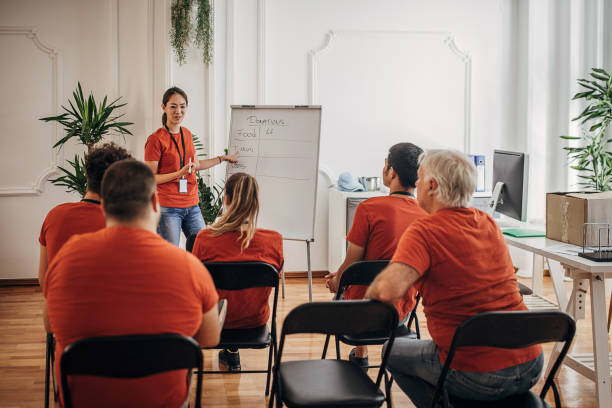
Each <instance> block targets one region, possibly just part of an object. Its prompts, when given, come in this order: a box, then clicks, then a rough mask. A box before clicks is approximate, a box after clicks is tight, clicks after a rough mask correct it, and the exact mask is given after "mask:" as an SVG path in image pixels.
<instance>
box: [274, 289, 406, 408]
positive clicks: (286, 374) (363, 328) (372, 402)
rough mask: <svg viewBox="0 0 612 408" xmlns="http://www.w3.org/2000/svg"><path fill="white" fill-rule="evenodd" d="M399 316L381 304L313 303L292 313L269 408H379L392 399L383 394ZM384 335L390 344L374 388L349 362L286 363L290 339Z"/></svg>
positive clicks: (285, 327)
mask: <svg viewBox="0 0 612 408" xmlns="http://www.w3.org/2000/svg"><path fill="white" fill-rule="evenodd" d="M396 327H397V311H396V310H395V308H394V307H393V306H391V305H388V304H386V303H382V302H378V301H376V300H349V301H344V302H314V303H307V304H303V305H300V306H298V307H296V308H295V309H293V310H292V311H291V312H289V314H288V315H287V317H286V318H285V321H284V322H283V329H282V332H281V337H280V343H279V349H278V354H277V356H276V361H275V364H274V382H273V385H272V396H271V397H270V402H269V407H270V408H272V407H273V404H274V401H276V406H277V407H279V406H281V405H282V404H283V403H285V404H287V406H289V407H379V406H380V405H381V404H382V403H383V402H385V400H386V401H387V405H388V406H389V407H390V406H391V401H390V399H389V398H385V394H384V393H383V392H382V391H381V390H380V383H381V380H382V377H383V373H384V370H385V367H386V364H387V359H388V356H389V351H390V349H391V347H392V345H393V341H394V339H395V329H396ZM378 331H380V332H383V333H385V334H386V336H387V337H388V338H389V346H388V347H387V348H386V349H385V353H384V354H383V356H382V362H381V365H380V368H379V371H378V374H377V377H376V381H375V382H373V381H372V380H371V379H370V377H368V375H367V374H366V373H365V372H364V371H363V370H362V369H361V368H360V367H359V366H358V365H356V364H354V363H352V362H350V361H345V360H325V359H322V360H302V361H287V362H283V361H282V355H283V349H284V346H285V337H286V336H288V335H292V334H299V333H319V334H330V335H358V334H361V333H366V332H378Z"/></svg>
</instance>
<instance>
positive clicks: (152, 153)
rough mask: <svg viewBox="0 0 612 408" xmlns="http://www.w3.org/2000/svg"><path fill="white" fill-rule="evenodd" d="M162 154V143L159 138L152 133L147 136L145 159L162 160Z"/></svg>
mask: <svg viewBox="0 0 612 408" xmlns="http://www.w3.org/2000/svg"><path fill="white" fill-rule="evenodd" d="M161 156H162V151H161V143H160V142H159V138H158V137H157V136H156V135H155V134H152V135H150V136H149V137H148V138H147V142H146V143H145V156H144V159H145V161H156V162H158V161H160V160H161Z"/></svg>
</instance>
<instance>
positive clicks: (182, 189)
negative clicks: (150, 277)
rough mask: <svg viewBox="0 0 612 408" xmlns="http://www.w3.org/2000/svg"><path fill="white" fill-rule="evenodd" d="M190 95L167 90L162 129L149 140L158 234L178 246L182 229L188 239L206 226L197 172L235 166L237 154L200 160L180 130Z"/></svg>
mask: <svg viewBox="0 0 612 408" xmlns="http://www.w3.org/2000/svg"><path fill="white" fill-rule="evenodd" d="M187 104H188V102H187V94H186V93H185V91H183V90H182V89H180V88H177V87H173V88H170V89H168V90H167V91H166V92H165V93H164V96H163V98H162V105H161V107H162V110H163V111H164V114H163V115H162V124H163V127H161V128H159V129H157V130H156V131H155V132H153V133H152V134H151V135H149V137H148V138H147V142H146V144H145V163H146V164H147V165H148V166H149V167H150V168H151V170H152V171H153V174H155V181H156V182H157V195H158V197H159V203H160V207H161V218H160V220H159V226H158V228H157V232H158V233H160V234H161V236H162V237H163V238H164V239H166V240H167V241H169V242H171V243H172V244H174V245H176V246H178V244H179V239H180V236H181V229H182V230H183V232H184V233H185V235H186V236H188V237H189V236H190V235H192V234H197V233H198V232H199V231H200V230H202V229H203V228H205V227H206V224H205V223H204V219H203V218H202V213H201V211H200V207H199V206H198V202H199V197H198V183H197V180H196V176H195V172H196V171H198V170H205V169H208V168H210V167H213V166H216V165H218V164H221V163H222V162H224V161H227V162H230V163H236V162H237V161H238V157H237V155H235V154H232V155H223V156H217V157H214V158H212V159H206V160H198V156H197V154H196V151H195V147H194V145H193V140H192V137H191V132H190V131H189V129H187V128H185V127H181V122H183V118H184V117H185V114H186V113H187Z"/></svg>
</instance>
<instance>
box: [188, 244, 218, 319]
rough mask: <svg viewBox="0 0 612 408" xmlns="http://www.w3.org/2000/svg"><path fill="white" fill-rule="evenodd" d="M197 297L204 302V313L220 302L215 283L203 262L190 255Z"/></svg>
mask: <svg viewBox="0 0 612 408" xmlns="http://www.w3.org/2000/svg"><path fill="white" fill-rule="evenodd" d="M189 262H190V263H191V265H192V274H193V281H194V286H195V289H196V294H197V296H198V297H199V298H200V299H201V300H202V313H206V312H208V311H209V310H210V309H211V308H212V307H213V306H215V305H216V304H217V302H218V301H219V295H218V294H217V289H216V288H215V283H214V282H213V280H212V277H211V276H210V273H209V272H208V270H207V269H206V267H205V266H204V265H202V262H200V261H199V260H198V259H196V258H195V257H193V256H191V255H189Z"/></svg>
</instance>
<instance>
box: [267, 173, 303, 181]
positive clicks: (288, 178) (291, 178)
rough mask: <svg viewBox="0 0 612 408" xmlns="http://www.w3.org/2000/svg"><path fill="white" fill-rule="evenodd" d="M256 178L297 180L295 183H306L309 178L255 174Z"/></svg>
mask: <svg viewBox="0 0 612 408" xmlns="http://www.w3.org/2000/svg"><path fill="white" fill-rule="evenodd" d="M255 175H256V176H257V177H268V178H277V179H284V180H297V181H308V180H310V179H309V178H295V177H283V176H268V175H267V174H255Z"/></svg>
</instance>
